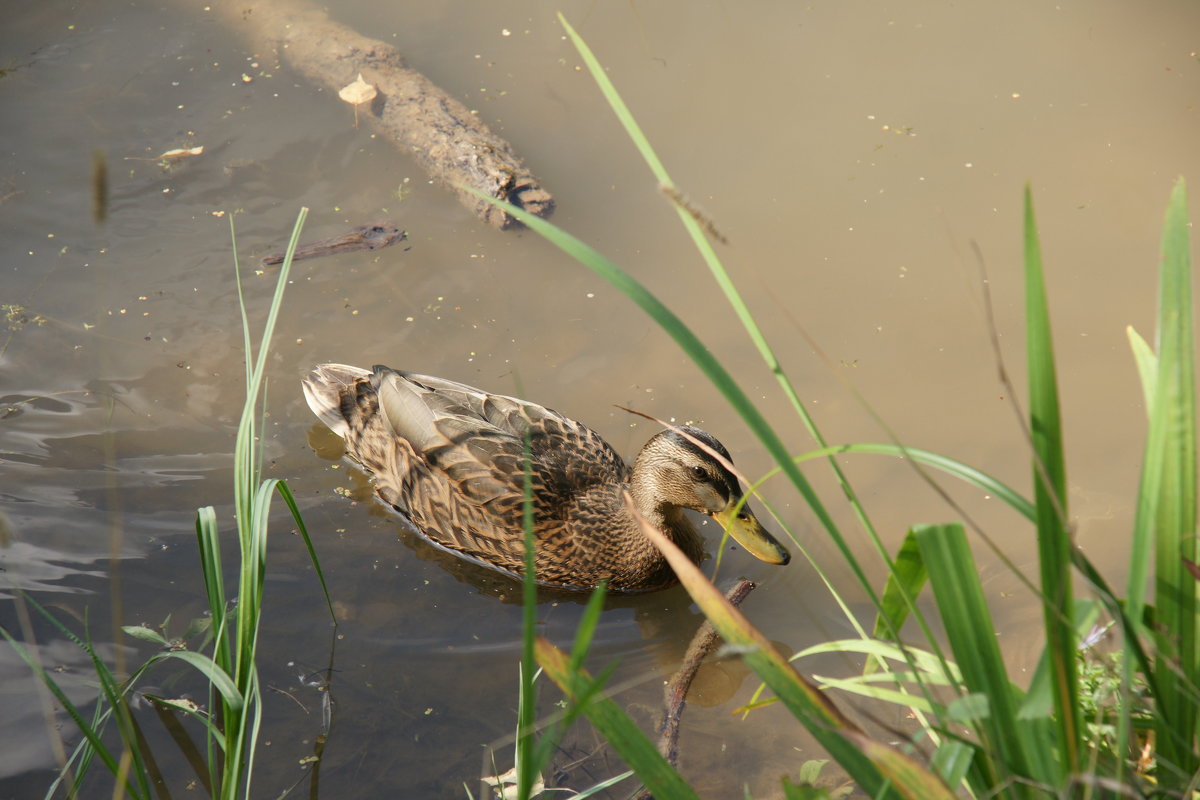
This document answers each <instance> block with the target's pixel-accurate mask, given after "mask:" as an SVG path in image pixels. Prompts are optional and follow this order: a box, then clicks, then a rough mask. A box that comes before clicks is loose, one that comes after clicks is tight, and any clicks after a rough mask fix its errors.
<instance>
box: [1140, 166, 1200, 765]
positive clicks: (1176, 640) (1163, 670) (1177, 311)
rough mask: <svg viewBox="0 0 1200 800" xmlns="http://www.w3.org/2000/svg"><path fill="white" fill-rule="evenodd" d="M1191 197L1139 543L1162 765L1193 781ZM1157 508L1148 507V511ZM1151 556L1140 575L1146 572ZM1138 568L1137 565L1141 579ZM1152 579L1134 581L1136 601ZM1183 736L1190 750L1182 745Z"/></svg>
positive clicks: (1173, 267) (1177, 202)
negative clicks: (1151, 605) (1148, 598)
mask: <svg viewBox="0 0 1200 800" xmlns="http://www.w3.org/2000/svg"><path fill="white" fill-rule="evenodd" d="M1190 246H1191V245H1190V242H1189V236H1188V220H1187V193H1186V188H1185V186H1184V183H1183V181H1182V180H1180V181H1179V182H1178V183H1177V184H1176V185H1175V188H1174V191H1173V192H1172V193H1171V200H1170V203H1169V205H1168V207H1167V218H1166V222H1165V224H1164V228H1163V241H1162V269H1161V281H1160V288H1159V311H1158V375H1157V387H1156V389H1155V394H1154V406H1153V409H1152V411H1151V416H1150V433H1149V436H1148V442H1147V450H1146V459H1145V463H1144V465H1143V481H1142V485H1141V492H1142V495H1141V496H1140V497H1139V501H1140V502H1139V506H1138V514H1137V532H1136V533H1135V542H1136V544H1137V546H1140V547H1142V548H1145V547H1147V546H1148V545H1150V544H1151V542H1152V543H1153V553H1154V566H1153V575H1154V578H1153V580H1154V598H1155V615H1156V616H1155V622H1156V625H1155V629H1154V638H1155V641H1156V645H1157V647H1156V649H1157V653H1156V666H1155V673H1156V676H1157V678H1158V680H1159V690H1160V692H1161V693H1162V695H1161V698H1160V705H1161V708H1160V711H1161V713H1160V714H1159V717H1158V720H1157V723H1158V724H1157V727H1158V737H1159V747H1160V748H1161V756H1162V757H1163V758H1164V759H1165V760H1166V761H1167V762H1168V763H1169V764H1170V765H1171V766H1172V767H1173V768H1174V769H1176V770H1178V771H1179V773H1181V774H1182V775H1184V776H1188V777H1190V776H1191V775H1193V774H1194V773H1196V772H1197V769H1198V768H1200V757H1198V756H1197V753H1196V748H1195V744H1194V743H1195V741H1196V734H1197V719H1198V700H1197V683H1198V682H1200V651H1198V647H1200V643H1198V641H1197V619H1196V615H1197V611H1198V604H1197V586H1198V583H1197V581H1196V579H1195V577H1194V576H1193V575H1192V574H1191V572H1190V571H1189V569H1188V566H1187V563H1186V561H1191V562H1192V563H1195V562H1197V561H1200V556H1198V545H1197V537H1196V389H1195V353H1194V343H1193V340H1194V335H1193V322H1192V289H1191V265H1190V259H1189V252H1190ZM1143 502H1144V503H1145V504H1146V506H1148V507H1147V508H1143V506H1142V503H1143ZM1146 560H1147V559H1146V554H1145V553H1143V554H1142V559H1141V561H1140V562H1139V564H1138V565H1137V568H1139V569H1144V567H1145V561H1146ZM1133 569H1134V565H1132V564H1131V572H1132V570H1133ZM1146 580H1147V578H1146V576H1145V575H1139V576H1135V575H1132V574H1131V579H1130V592H1131V594H1130V601H1131V608H1132V607H1133V599H1134V595H1133V594H1132V592H1133V591H1134V589H1135V588H1136V587H1138V586H1144V585H1145V582H1146ZM1172 732H1174V734H1175V735H1176V736H1178V737H1179V738H1180V739H1181V740H1182V741H1183V742H1184V743H1186V744H1185V745H1184V746H1182V747H1180V746H1175V745H1173V744H1172V742H1173V741H1174V740H1173V739H1172V738H1170V734H1171V733H1172Z"/></svg>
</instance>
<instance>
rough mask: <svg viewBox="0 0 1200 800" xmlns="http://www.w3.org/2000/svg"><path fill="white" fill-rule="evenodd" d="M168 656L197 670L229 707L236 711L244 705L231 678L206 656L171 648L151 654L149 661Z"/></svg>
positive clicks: (161, 659) (243, 699) (167, 657)
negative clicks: (164, 651)
mask: <svg viewBox="0 0 1200 800" xmlns="http://www.w3.org/2000/svg"><path fill="white" fill-rule="evenodd" d="M169 658H170V659H176V660H179V661H182V662H184V663H185V664H189V665H191V666H192V667H194V668H195V669H196V670H198V671H199V672H200V674H202V675H203V676H204V677H205V678H207V679H208V680H209V681H210V682H211V683H212V685H213V686H214V687H215V688H216V690H217V691H218V692H220V693H221V697H222V698H224V700H225V703H226V705H227V706H228V707H229V708H231V709H233V710H235V711H237V710H241V708H242V707H243V706H244V705H245V698H244V697H243V696H242V693H241V692H240V691H238V687H237V685H236V684H235V683H234V682H233V679H232V678H230V677H229V675H228V674H227V673H226V672H225V670H223V669H221V668H220V667H219V666H217V664H216V662H214V661H213V660H212V659H211V658H209V657H208V656H206V655H204V654H203V653H196V652H193V651H191V650H171V651H169V652H166V653H158V654H156V655H154V656H152V657H151V659H150V662H151V663H153V662H155V661H164V660H166V659H169Z"/></svg>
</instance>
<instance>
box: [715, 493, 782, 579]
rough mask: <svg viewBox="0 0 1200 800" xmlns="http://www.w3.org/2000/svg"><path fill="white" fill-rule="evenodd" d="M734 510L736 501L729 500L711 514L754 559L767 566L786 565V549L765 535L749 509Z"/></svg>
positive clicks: (776, 540) (773, 538) (771, 537)
mask: <svg viewBox="0 0 1200 800" xmlns="http://www.w3.org/2000/svg"><path fill="white" fill-rule="evenodd" d="M735 509H737V500H730V501H729V505H727V506H725V508H723V509H721V510H720V511H718V512H717V513H715V514H713V519H715V520H716V521H717V522H719V523H721V525H722V526H723V527H724V528H725V530H727V531H729V535H730V536H732V537H733V538H734V541H736V542H737V543H738V544H740V545H741V546H742V547H744V548H746V549H747V550H749V551H750V553H751V554H752V555H753V556H754V557H755V558H758V559H760V560H762V561H766V562H767V563H768V564H786V563H788V562H789V561H791V560H792V555H791V553H789V552H788V551H787V548H786V547H784V546H783V545H782V544H780V543H779V540H778V539H776V538H775V537H774V536H772V535H771V534H769V533H767V530H766V528H764V527H763V526H762V523H761V522H759V521H758V517H756V516H754V514H753V512H751V511H750V509H749V507H747V506H745V505H743V506H742V507H741V509H740V510H737V511H736V513H735Z"/></svg>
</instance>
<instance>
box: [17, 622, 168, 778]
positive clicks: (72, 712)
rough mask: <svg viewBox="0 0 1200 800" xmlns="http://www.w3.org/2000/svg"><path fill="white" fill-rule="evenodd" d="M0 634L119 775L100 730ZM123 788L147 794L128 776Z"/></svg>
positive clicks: (22, 651)
mask: <svg viewBox="0 0 1200 800" xmlns="http://www.w3.org/2000/svg"><path fill="white" fill-rule="evenodd" d="M0 636H3V637H4V638H5V640H6V641H7V642H8V643H9V644H10V645H11V646H12V648H13V650H15V651H16V653H17V655H18V656H20V658H21V660H22V661H24V662H25V664H26V665H27V666H28V667H29V669H30V670H32V671H33V673H34V674H35V675H37V677H38V679H39V680H40V681H41V682H42V684H43V685H44V686H45V687H46V688H47V689H49V690H50V693H51V694H52V695H54V699H55V700H57V701H58V703H59V705H60V706H62V708H63V710H64V711H66V712H67V716H69V717H70V718H71V721H72V722H74V723H75V726H76V727H77V728H78V729H79V732H80V733H81V734H83V737H84V739H86V740H87V743H88V745H89V746H90V747H91V752H93V753H95V754H96V755H97V756H98V757H99V758H100V760H101V761H102V762H104V766H105V767H107V768H108V770H109V771H110V772H111V773H112V774H113V775H119V774H120V772H119V766H118V763H117V757H116V756H114V755H113V753H112V751H111V750H109V749H108V747H107V746H105V744H104V741H103V739H102V738H101V736H100V731H98V730H97V729H96V727H95V726H94V725H92V724H91V723H89V722H88V721H87V720H86V719H85V718H84V716H83V714H82V713H80V711H79V708H78V707H77V706H76V705H75V704H74V703H72V702H71V700H70V699H69V698H68V697H67V694H66V692H64V691H63V690H62V688H61V687H60V686H59V685H58V683H56V682H55V680H54V678H52V677H51V676H50V674H49V673H48V672H46V671H45V670H44V669H43V668H42V665H41V664H40V663H38V660H37V659H35V658H34V657H33V656H31V655H30V654H29V653H28V651H26V650H25V648H24V647H23V646H22V645H21V643H20V642H18V641H17V640H16V639H15V638H13V636H12V635H11V634H9V632H8V631H7V630H6V629H4V628H2V627H0ZM125 789H126V791H128V792H129V794H130V796H132V797H136V798H141V797H146V796H147V795H144V794H142V793H141V792H139V791H138V787H137V786H136V785H135V784H134V783H133V781H132V779H130V778H129V777H128V776H127V777H126V781H125Z"/></svg>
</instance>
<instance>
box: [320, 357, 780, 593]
mask: <svg viewBox="0 0 1200 800" xmlns="http://www.w3.org/2000/svg"><path fill="white" fill-rule="evenodd" d="M304 393H305V396H306V398H307V400H308V404H309V406H310V407H311V408H312V410H313V411H314V412H315V413H316V414H317V416H318V417H320V419H321V420H322V422H324V423H325V424H326V425H328V426H329V427H330V429H331V430H333V431H334V433H337V434H338V435H339V436H341V437H342V438H343V439H344V440H345V442H346V453H347V455H348V456H350V457H351V458H353V459H354V460H355V461H357V462H358V463H359V464H361V465H362V466H363V467H364V468H365V469H366V470H368V471H369V472H371V473H372V474H373V476H374V481H375V490H376V492H377V493H378V495H379V497H380V498H381V499H382V500H383V501H384V502H385V503H387V504H389V505H390V506H392V507H393V508H395V509H396V510H397V511H399V512H400V513H402V514H404V515H405V516H406V517H408V518H409V519H410V520H411V521H412V523H413V524H414V525H415V526H416V528H417V529H418V530H419V531H420V532H421V533H422V534H423V535H425V536H426V537H428V538H429V539H430V540H431V541H433V542H434V543H435V544H438V545H441V546H442V547H445V548H447V549H450V550H453V551H457V552H458V553H459V554H461V555H464V556H466V557H468V558H471V559H473V560H476V561H479V562H482V563H484V564H486V565H488V566H491V567H493V568H495V569H498V570H500V571H502V572H506V573H508V574H510V575H514V576H517V575H520V574H521V573H522V571H523V566H524V561H523V559H524V555H523V553H524V533H523V530H524V529H523V523H522V512H523V498H524V492H523V485H524V484H523V482H524V474H525V470H524V463H525V438H526V436H528V440H529V457H530V462H531V473H532V483H533V506H534V534H535V537H536V542H537V545H536V556H535V565H536V574H537V579H538V582H539V583H542V584H546V585H550V586H555V587H559V588H564V589H576V590H578V589H590V588H592V587H594V586H595V585H596V584H597V583H599V582H600V581H601V580H604V579H607V580H608V581H609V586H610V587H611V588H612V589H614V590H617V591H626V592H636V591H650V590H653V589H658V588H662V587H664V586H668V585H670V584H671V583H673V582H674V581H675V576H674V573H673V572H672V571H671V569H670V567H669V566H667V564H666V562H665V560H664V559H663V558H662V555H661V554H660V553H659V552H658V550H657V548H655V547H654V545H653V544H651V543H650V541H649V540H648V539H647V538H646V537H645V535H643V534H642V532H641V530H640V529H639V527H638V524H637V522H636V520H635V519H634V516H633V515H632V514H631V513H630V511H629V509H628V507H627V506H626V504H625V501H624V499H623V494H624V492H627V491H628V492H629V493H630V494H631V495H632V497H633V499H634V503H635V505H636V506H637V507H638V509H639V511H640V512H641V513H642V514H643V515H645V516H646V517H647V519H648V520H650V522H651V523H652V524H655V525H657V526H658V527H659V528H660V529H661V530H663V532H664V533H666V534H667V535H668V536H670V537H671V538H672V539H673V540H674V541H675V543H676V544H678V545H679V546H680V547H681V548H682V549H683V550H684V551H685V552H686V553H687V554H688V555H689V556H690V557H691V558H692V559H693V560H696V561H698V560H699V559H700V557H701V556H702V554H703V547H702V544H701V541H700V538H699V536H698V535H697V533H696V531H695V529H694V528H693V527H692V525H691V523H690V522H689V521H688V520H687V518H686V517H685V516H684V514H683V513H682V508H685V507H686V508H696V509H698V510H701V511H705V512H707V513H714V511H715V510H716V507H722V508H723V507H725V505H726V504H727V503H728V502H729V498H730V497H733V498H734V500H736V499H737V498H739V497H740V491H739V489H738V486H737V481H736V479H735V478H734V477H733V476H732V475H731V474H729V472H728V470H726V469H725V468H724V467H723V466H721V465H720V464H719V462H718V461H717V460H716V459H714V458H713V457H712V456H710V455H709V454H707V453H705V452H704V451H703V450H701V449H700V448H699V447H697V446H696V445H695V444H694V443H692V442H690V441H687V440H686V439H685V438H684V437H682V436H680V435H679V434H678V433H675V432H673V431H663V432H662V433H659V434H657V435H656V436H655V437H654V438H652V439H651V440H650V441H649V442H648V443H647V444H646V446H645V447H644V448H643V449H642V452H641V454H640V455H639V456H638V460H637V462H636V463H635V465H634V467H633V468H632V469H631V468H630V467H629V466H628V465H626V464H625V462H624V461H623V460H622V459H621V457H620V456H619V455H618V454H617V453H616V451H614V450H613V449H612V447H610V446H609V445H608V443H607V442H605V441H604V440H603V439H601V438H600V436H599V434H597V433H596V432H595V431H593V430H591V429H590V428H588V427H586V426H584V425H581V424H580V423H578V422H575V421H574V420H571V419H568V418H567V417H564V416H562V415H561V414H559V413H557V412H555V411H551V410H550V409H548V408H543V407H542V406H539V405H536V404H534V403H529V402H526V401H524V400H518V399H515V398H512V397H505V396H503V395H494V394H488V393H486V392H483V391H480V390H479V389H475V388H473V387H470V386H466V385H464V384H461V383H455V382H453V381H448V380H444V379H441V378H434V377H430V376H426V375H417V374H414V373H409V372H401V371H399V370H393V369H390V368H388V367H378V366H377V367H375V368H374V370H373V371H367V370H364V369H359V368H357V367H348V366H344V365H341V364H323V365H321V366H318V367H316V368H315V369H314V370H313V372H312V373H311V374H309V375H307V376H305V378H304ZM684 430H686V431H688V432H689V433H691V434H692V435H694V436H697V438H700V439H701V441H704V442H705V443H706V444H708V445H709V446H715V447H714V449H716V450H717V451H718V452H720V453H722V455H725V456H726V457H727V454H726V453H725V451H724V448H723V447H721V445H720V443H719V442H717V441H716V439H714V438H712V437H711V436H709V435H708V434H707V433H704V432H703V431H700V430H699V429H695V428H685V429H684ZM739 516H740V518H743V519H745V518H746V517H749V518H750V519H753V515H751V514H749V509H748V508H746V509H745V511H744V514H743V515H739ZM754 524H755V525H756V526H757V522H756V521H755V522H754ZM768 538H769V537H768ZM772 541H773V540H772ZM781 549H782V548H781ZM777 563H786V551H784V554H783V557H782V560H781V561H779V562H777Z"/></svg>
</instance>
